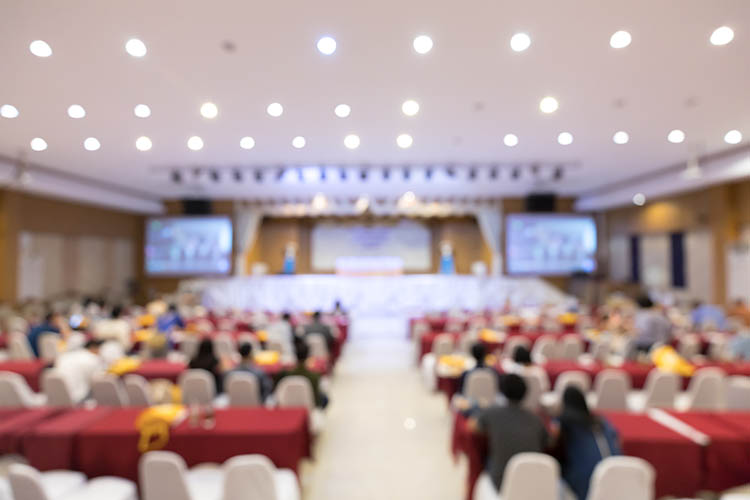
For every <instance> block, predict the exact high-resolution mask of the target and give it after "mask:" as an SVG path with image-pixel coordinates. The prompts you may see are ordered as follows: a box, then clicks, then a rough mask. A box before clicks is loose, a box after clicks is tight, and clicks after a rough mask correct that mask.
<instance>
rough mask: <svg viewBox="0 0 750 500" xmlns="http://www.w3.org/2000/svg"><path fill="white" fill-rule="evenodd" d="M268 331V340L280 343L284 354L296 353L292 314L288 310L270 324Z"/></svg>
mask: <svg viewBox="0 0 750 500" xmlns="http://www.w3.org/2000/svg"><path fill="white" fill-rule="evenodd" d="M266 333H267V334H268V342H277V343H278V344H280V345H281V350H282V353H283V354H285V355H293V354H294V330H293V329H292V316H291V315H290V314H289V313H288V312H285V313H284V314H282V315H281V318H280V319H278V320H276V321H274V322H272V323H271V324H270V325H268V328H266Z"/></svg>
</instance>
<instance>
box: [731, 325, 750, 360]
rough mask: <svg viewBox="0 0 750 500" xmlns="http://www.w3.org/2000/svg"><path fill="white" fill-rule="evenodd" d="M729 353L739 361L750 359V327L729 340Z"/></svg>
mask: <svg viewBox="0 0 750 500" xmlns="http://www.w3.org/2000/svg"><path fill="white" fill-rule="evenodd" d="M729 353H730V354H731V356H732V358H734V359H737V360H739V361H750V329H748V330H742V331H741V332H738V333H737V334H736V335H735V336H734V337H732V340H731V341H729Z"/></svg>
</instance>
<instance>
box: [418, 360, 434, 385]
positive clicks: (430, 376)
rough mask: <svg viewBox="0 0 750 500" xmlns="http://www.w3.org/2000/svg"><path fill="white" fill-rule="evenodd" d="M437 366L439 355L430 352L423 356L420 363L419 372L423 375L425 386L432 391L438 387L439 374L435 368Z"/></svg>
mask: <svg viewBox="0 0 750 500" xmlns="http://www.w3.org/2000/svg"><path fill="white" fill-rule="evenodd" d="M436 368H437V356H435V355H434V354H432V353H431V352H428V353H427V354H425V355H424V356H422V361H421V362H420V363H419V372H420V373H421V375H422V381H423V382H424V385H425V387H427V390H428V391H430V392H433V391H435V390H436V389H437V374H436V373H435V369H436Z"/></svg>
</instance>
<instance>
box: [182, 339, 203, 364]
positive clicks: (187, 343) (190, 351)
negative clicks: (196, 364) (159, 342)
mask: <svg viewBox="0 0 750 500" xmlns="http://www.w3.org/2000/svg"><path fill="white" fill-rule="evenodd" d="M198 344H200V339H199V338H197V337H196V336H194V335H183V336H182V340H180V349H179V350H180V352H181V353H182V355H183V356H185V358H186V359H193V358H194V357H195V355H196V354H197V353H198Z"/></svg>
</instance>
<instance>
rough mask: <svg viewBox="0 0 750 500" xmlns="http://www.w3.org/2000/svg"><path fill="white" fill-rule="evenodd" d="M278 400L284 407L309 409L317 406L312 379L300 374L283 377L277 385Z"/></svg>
mask: <svg viewBox="0 0 750 500" xmlns="http://www.w3.org/2000/svg"><path fill="white" fill-rule="evenodd" d="M276 400H277V401H278V403H279V406H281V407H282V408H289V407H303V408H307V409H308V410H313V409H314V408H315V394H314V393H313V389H312V386H311V385H310V381H309V380H307V379H306V378H305V377H302V376H299V375H293V376H290V377H284V378H283V379H281V381H280V382H279V385H278V386H277V387H276Z"/></svg>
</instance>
